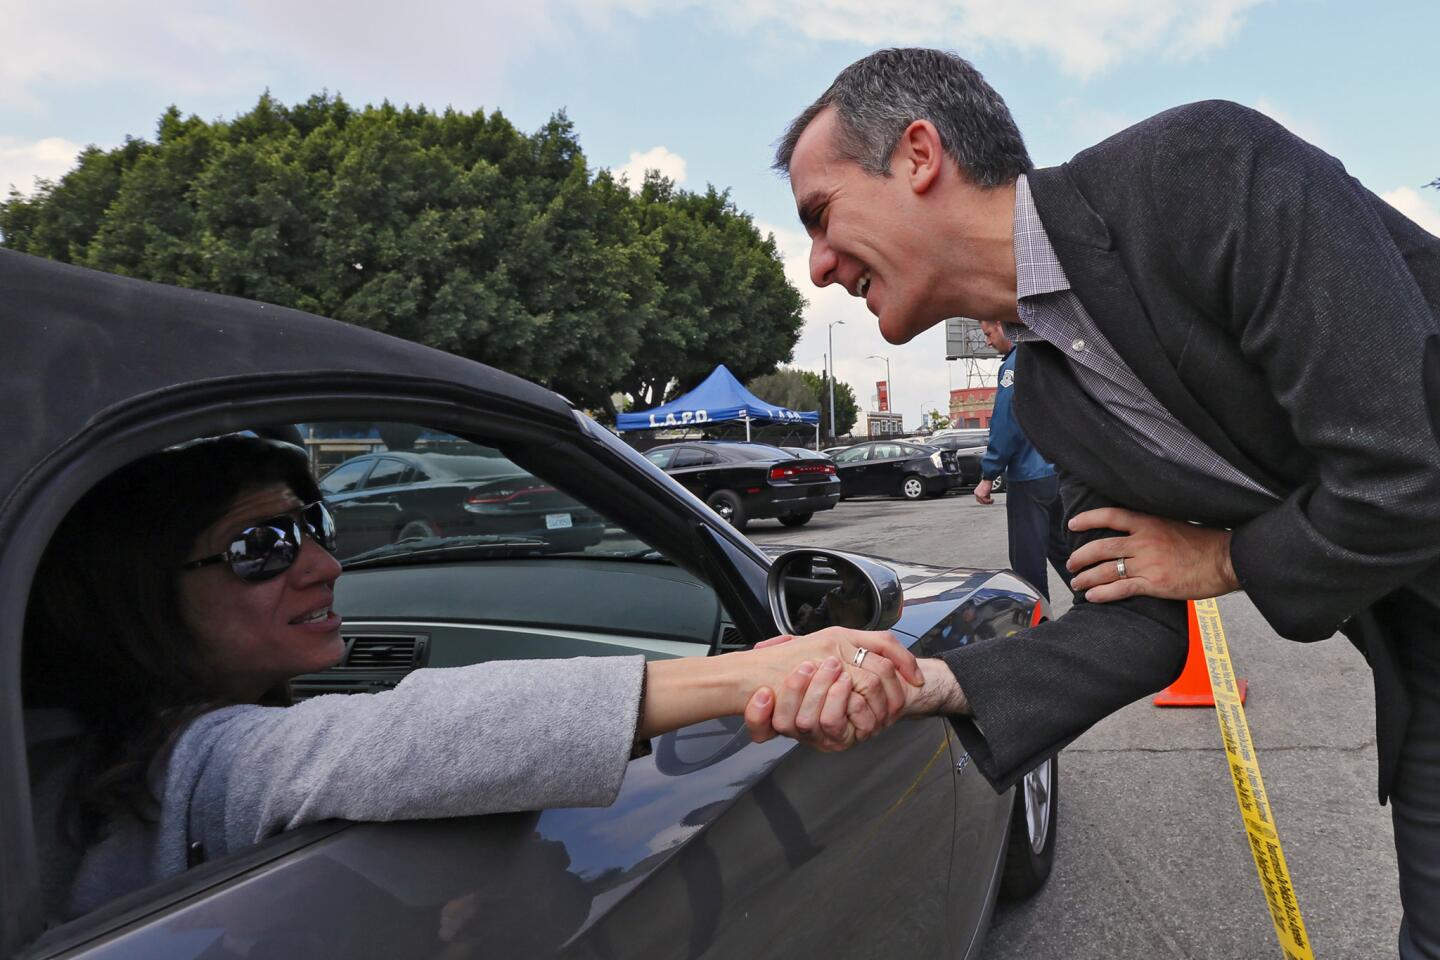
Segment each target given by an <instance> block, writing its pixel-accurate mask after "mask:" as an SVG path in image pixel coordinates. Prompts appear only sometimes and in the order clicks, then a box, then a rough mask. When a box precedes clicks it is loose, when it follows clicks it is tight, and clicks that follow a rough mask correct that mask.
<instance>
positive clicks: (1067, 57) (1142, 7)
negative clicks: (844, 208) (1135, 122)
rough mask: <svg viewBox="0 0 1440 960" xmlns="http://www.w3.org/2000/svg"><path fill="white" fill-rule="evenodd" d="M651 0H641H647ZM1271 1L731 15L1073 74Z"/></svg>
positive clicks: (1041, 2) (772, 8)
mask: <svg viewBox="0 0 1440 960" xmlns="http://www.w3.org/2000/svg"><path fill="white" fill-rule="evenodd" d="M642 2H643V0H642ZM1261 2H1263V0H1168V2H1156V0H1107V2H1105V3H1094V2H1093V0H1015V2H1011V3H1004V4H1001V3H995V2H993V0H957V2H951V3H948V4H928V5H927V4H914V3H910V2H908V0H789V2H783V0H782V2H780V3H775V2H774V0H736V2H732V3H730V4H727V5H725V6H724V7H723V8H722V9H724V10H725V11H726V12H725V13H724V14H720V15H721V16H725V17H728V18H729V19H730V20H731V22H732V23H735V24H736V25H741V26H756V25H761V24H772V23H776V22H778V23H779V24H781V25H782V26H785V27H788V28H790V29H791V30H794V31H796V32H798V33H800V34H802V35H804V36H806V37H809V38H811V39H814V40H835V41H845V42H851V43H858V44H865V45H867V46H872V47H873V46H884V45H889V44H900V45H912V44H913V45H923V46H943V47H954V48H956V49H958V50H960V51H961V52H967V53H975V52H980V51H984V50H988V49H992V48H997V49H1012V50H1016V51H1019V52H1021V53H1026V54H1037V55H1041V56H1045V57H1048V58H1050V59H1052V60H1053V61H1055V63H1056V64H1057V65H1058V66H1059V67H1060V69H1061V70H1063V71H1064V72H1066V73H1069V74H1071V75H1074V76H1079V77H1088V76H1091V75H1094V74H1097V73H1100V72H1102V71H1104V70H1106V69H1108V68H1109V67H1111V66H1114V65H1115V64H1116V63H1118V62H1120V61H1122V60H1125V59H1127V58H1130V57H1132V56H1137V55H1140V54H1144V53H1152V52H1157V51H1158V52H1160V53H1162V54H1164V55H1166V56H1169V57H1171V58H1173V59H1176V60H1188V59H1192V58H1194V57H1197V56H1200V55H1203V54H1205V53H1207V52H1209V51H1211V50H1213V49H1216V48H1218V47H1220V46H1222V45H1224V44H1225V43H1226V42H1228V41H1229V40H1230V39H1231V38H1232V37H1234V36H1235V34H1236V33H1237V32H1238V31H1239V30H1240V28H1241V27H1242V26H1243V24H1244V14H1245V12H1246V11H1247V10H1248V9H1249V8H1251V7H1253V6H1256V5H1257V4H1259V3H1261Z"/></svg>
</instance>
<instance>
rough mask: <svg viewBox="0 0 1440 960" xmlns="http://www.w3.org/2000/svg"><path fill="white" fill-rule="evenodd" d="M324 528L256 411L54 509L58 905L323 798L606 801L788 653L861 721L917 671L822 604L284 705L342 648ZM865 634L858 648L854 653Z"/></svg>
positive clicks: (35, 654) (45, 831)
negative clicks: (665, 737)
mask: <svg viewBox="0 0 1440 960" xmlns="http://www.w3.org/2000/svg"><path fill="white" fill-rule="evenodd" d="M333 548H334V527H333V522H332V520H331V518H330V516H329V514H328V511H327V510H326V508H325V506H324V504H323V503H322V502H321V501H320V493H319V490H318V488H317V487H316V484H315V481H314V479H313V478H312V477H311V475H310V472H309V468H308V462H307V458H306V456H305V454H304V452H303V451H301V450H299V449H298V448H296V447H293V446H290V445H288V444H284V443H279V442H277V441H272V440H265V439H260V438H257V437H249V436H240V435H231V436H225V437H218V438H211V439H206V440H200V441H195V442H193V443H190V444H187V445H183V446H181V447H176V448H171V449H169V450H166V451H162V452H160V453H157V454H153V455H151V456H149V457H146V458H144V459H142V460H139V461H137V462H135V463H133V464H131V465H129V466H127V467H125V468H123V469H121V470H120V471H118V472H117V473H115V474H114V475H112V476H111V477H109V478H108V479H107V480H106V481H104V482H103V483H101V484H100V485H99V486H97V487H96V488H95V489H94V490H92V491H91V492H90V493H89V494H87V495H86V497H84V498H83V499H82V500H81V502H80V503H79V504H77V506H76V507H75V508H74V509H73V510H72V511H71V512H70V514H69V515H68V516H67V517H66V519H65V521H64V522H63V523H62V524H61V526H60V529H59V530H58V531H57V532H56V534H55V536H54V538H53V539H52V541H51V544H50V546H49V549H48V550H47V552H46V554H45V557H44V559H43V561H42V563H41V566H40V569H39V571H38V574H37V577H36V582H35V586H34V588H33V590H32V595H31V600H30V604H29V607H28V609H27V623H26V637H25V647H24V684H25V697H26V709H27V714H26V716H27V738H28V739H29V740H30V745H31V751H30V758H31V773H32V792H33V795H34V800H35V803H34V807H35V812H36V820H37V832H38V836H39V838H40V843H41V850H42V855H43V859H44V867H45V875H44V883H45V893H46V896H47V898H48V902H49V906H50V910H49V913H50V915H51V916H52V918H54V919H56V920H61V919H66V918H69V917H73V916H76V915H79V914H81V913H84V912H86V911H88V910H90V909H92V908H94V907H96V906H98V905H100V904H102V903H104V902H106V901H108V900H110V899H112V898H114V897H116V896H119V895H121V894H123V893H126V892H128V891H130V890H134V889H138V888H139V887H142V886H144V885H145V884H147V883H150V882H153V881H155V880H158V879H161V878H163V877H166V876H171V875H173V874H176V873H179V872H181V871H182V870H184V869H186V868H187V866H192V865H194V864H195V863H197V862H200V861H203V860H205V859H207V858H213V857H217V856H220V855H222V854H225V853H227V852H229V851H232V850H236V849H239V848H242V847H245V846H247V845H249V844H253V843H255V842H257V841H259V840H261V839H264V838H265V837H268V836H272V835H274V834H277V833H280V832H282V831H284V830H289V829H293V828H295V827H299V826H301V825H303V824H306V823H311V822H315V821H319V820H325V819H332V818H339V819H347V820H397V819H412V818H432V817H447V816H468V815H475V814H484V813H494V812H500V811H513V810H529V809H538V808H543V807H557V806H601V805H605V804H608V803H610V802H611V801H613V800H614V798H615V796H616V793H617V792H618V790H619V787H620V782H621V780H622V779H623V777H624V773H625V767H626V762H627V761H628V760H629V759H630V758H631V756H632V754H633V752H634V751H635V750H636V749H638V748H640V745H643V744H644V743H645V741H646V740H648V738H650V737H653V736H656V735H658V734H660V733H664V732H666V731H669V730H673V729H676V728H678V727H681V726H685V725H687V724H691V723H698V722H700V721H703V720H706V719H711V718H714V717H720V716H727V715H733V714H738V713H741V712H747V717H750V718H752V719H753V718H754V717H757V716H758V717H761V718H762V719H763V717H764V715H765V714H766V713H767V712H768V710H769V709H771V707H772V705H773V700H774V694H773V693H772V692H771V691H772V690H774V689H780V690H782V692H783V690H784V689H785V688H783V687H782V686H781V685H782V684H784V683H785V682H786V680H787V677H789V678H790V683H791V684H792V685H793V686H792V687H790V689H793V690H803V689H804V684H803V683H801V682H800V680H808V676H809V675H810V674H811V673H814V672H816V671H818V672H819V674H820V675H821V676H822V677H823V676H826V675H828V676H829V677H831V678H834V677H839V679H838V680H836V682H835V683H834V685H833V686H832V687H830V691H831V692H830V694H829V695H828V696H827V697H826V698H825V699H824V702H823V703H812V704H807V705H806V709H807V710H808V714H809V716H810V718H811V721H812V722H815V723H819V722H820V721H821V720H822V719H823V720H824V721H825V722H826V723H827V724H828V725H830V726H834V725H836V724H837V723H839V724H844V723H849V722H853V724H854V726H853V727H851V728H849V729H850V730H851V731H852V732H854V733H855V734H857V735H858V736H859V737H861V738H863V737H864V736H866V735H868V734H869V733H871V732H873V731H874V730H875V729H878V728H879V727H882V726H884V725H886V724H888V723H890V722H891V721H893V720H894V719H895V717H896V716H897V714H898V712H899V710H900V708H901V706H902V705H903V703H904V701H905V694H904V691H903V689H902V687H901V683H902V682H903V681H902V678H901V675H902V674H903V677H904V679H909V680H910V681H911V682H915V683H916V684H917V685H918V683H919V677H920V674H919V671H918V669H917V667H916V662H915V659H914V658H913V657H912V656H911V655H910V654H909V652H908V651H906V650H905V649H904V648H903V647H901V646H900V645H899V644H898V643H897V642H896V641H895V640H894V638H893V637H891V636H890V635H889V634H887V633H862V632H859V631H848V630H839V629H834V630H827V631H824V632H822V633H819V634H814V635H812V636H809V637H805V638H802V639H797V640H794V641H791V642H789V643H783V644H778V645H773V646H767V647H766V648H764V649H755V650H751V651H744V652H738V653H732V654H726V655H724V656H718V657H709V658H685V659H673V660H657V661H653V662H650V663H648V664H647V663H646V662H645V660H644V658H642V657H640V656H632V657H619V656H617V657H593V658H579V659H571V660H528V661H505V662H490V663H482V664H478V665H475V666H471V667H459V668H454V669H434V670H425V669H422V670H417V671H415V672H414V673H412V674H410V675H409V676H408V677H407V678H406V679H405V680H404V681H402V682H401V683H400V684H399V685H398V686H397V687H396V688H395V689H393V690H391V691H387V692H385V693H380V694H376V695H373V696H338V695H337V696H325V697H317V698H315V699H312V700H309V701H306V702H303V703H299V704H295V705H290V696H289V690H288V680H289V679H290V678H292V677H294V676H297V675H299V674H304V673H310V672H314V671H317V670H323V669H325V668H326V667H330V666H333V665H334V664H335V663H336V662H337V661H338V660H339V659H340V657H341V654H342V653H343V650H344V644H343V641H342V640H341V637H340V625H341V620H340V617H339V616H338V615H337V613H336V612H335V611H334V610H333V609H332V607H331V604H332V599H333V589H334V585H335V581H336V579H337V578H338V577H339V576H340V572H341V570H340V565H339V563H338V562H337V561H336V560H335V558H334V557H333V556H332V555H331V553H330V550H333ZM860 647H864V648H865V649H867V650H868V651H871V652H873V653H874V654H875V655H874V656H869V657H868V658H867V657H866V656H864V655H860V657H859V659H860V660H862V661H863V665H860V666H857V665H855V664H854V663H853V660H854V659H855V656H856V653H857V651H858V649H859V648H860ZM814 661H820V665H819V666H818V667H816V668H814V669H813V670H807V669H806V668H803V667H800V665H801V664H812V665H813V662H814ZM797 667H800V669H799V671H797ZM792 671H797V672H796V673H795V675H794V676H792ZM842 671H843V672H842ZM797 678H799V679H797ZM752 695H753V699H752ZM747 702H748V706H749V709H748V711H747ZM847 713H848V714H849V715H850V716H851V718H852V720H851V721H844V720H841V719H840V718H842V717H844V716H846V714H847Z"/></svg>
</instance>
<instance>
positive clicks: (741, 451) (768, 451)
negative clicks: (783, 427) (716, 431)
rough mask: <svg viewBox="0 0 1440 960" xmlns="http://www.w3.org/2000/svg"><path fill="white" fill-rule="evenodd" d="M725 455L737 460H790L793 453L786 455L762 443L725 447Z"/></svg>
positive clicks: (736, 444)
mask: <svg viewBox="0 0 1440 960" xmlns="http://www.w3.org/2000/svg"><path fill="white" fill-rule="evenodd" d="M725 453H726V454H727V455H728V456H730V457H733V458H735V459H737V460H791V459H794V456H795V455H794V454H793V453H786V452H785V451H784V450H781V449H780V448H779V447H771V446H767V445H766V444H763V443H744V444H741V443H735V444H729V445H727V446H726V447H725Z"/></svg>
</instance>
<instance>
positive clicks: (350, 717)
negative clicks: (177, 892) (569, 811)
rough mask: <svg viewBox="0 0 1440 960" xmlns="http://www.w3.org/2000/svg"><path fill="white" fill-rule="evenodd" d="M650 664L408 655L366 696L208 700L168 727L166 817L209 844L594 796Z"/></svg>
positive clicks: (616, 753) (610, 790)
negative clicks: (416, 660)
mask: <svg viewBox="0 0 1440 960" xmlns="http://www.w3.org/2000/svg"><path fill="white" fill-rule="evenodd" d="M644 675H645V670H644V659H643V658H642V657H638V656H637V657H586V658H579V659H573V660H519V661H505V662H491V663H484V664H478V665H475V666H471V667H459V668H452V669H439V670H417V671H416V672H415V673H412V674H411V675H410V676H408V677H406V678H405V680H404V681H403V682H401V683H400V684H399V685H398V686H397V687H396V688H395V689H394V690H390V691H387V692H384V693H378V694H372V695H368V696H367V695H358V696H345V695H331V696H323V697H316V698H315V699H313V700H308V701H305V702H303V703H300V704H297V705H295V706H293V707H259V706H238V707H228V708H225V709H222V710H217V711H214V712H213V713H209V714H206V715H205V716H203V717H201V718H200V719H198V720H196V721H195V722H194V723H193V724H192V725H191V726H190V727H189V728H188V729H187V730H186V731H185V732H184V734H182V735H181V737H180V738H179V740H178V741H177V743H176V745H175V751H174V753H173V754H172V755H171V758H170V762H169V764H168V771H167V777H166V787H165V803H164V806H165V808H166V810H165V813H166V814H168V815H167V816H163V817H162V819H163V820H166V821H168V824H167V826H168V827H169V828H170V830H169V831H167V832H170V831H176V832H180V831H183V832H184V834H185V835H186V837H187V838H188V842H194V841H199V842H201V843H203V844H204V845H205V851H206V854H207V856H208V857H214V856H218V855H220V854H222V853H225V852H228V851H230V850H234V849H238V848H240V847H243V846H247V845H249V844H252V843H254V842H256V841H257V840H260V839H262V838H264V837H267V836H270V835H272V834H275V833H279V832H280V831H283V830H288V829H292V828H295V827H299V826H301V825H303V824H306V823H313V822H316V821H319V820H327V819H332V818H338V819H345V820H409V819H422V818H431V817H452V816H470V815H476V814H485V813H499V812H503V811H514V810H533V809H539V808H543V807H566V806H604V805H605V804H608V803H610V802H612V801H613V800H614V799H615V796H616V794H617V793H618V792H619V789H620V782H621V780H622V779H623V777H624V775H625V765H626V762H627V761H628V759H629V757H630V752H631V747H632V744H633V741H634V736H635V725H636V721H637V715H638V710H639V701H640V692H641V687H642V684H643V679H644ZM182 811H185V812H186V813H187V814H188V816H186V815H185V814H182V813H181V812H182ZM177 814H181V816H176V815H177ZM185 820H188V823H186V822H184V821H185ZM167 839H170V840H180V839H181V838H180V837H174V836H172V837H169V838H167ZM185 845H186V842H181V843H179V844H173V843H171V844H166V846H168V847H170V849H171V850H172V851H175V850H181V851H183V849H184V847H185Z"/></svg>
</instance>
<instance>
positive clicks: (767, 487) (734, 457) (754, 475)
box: [645, 440, 840, 530]
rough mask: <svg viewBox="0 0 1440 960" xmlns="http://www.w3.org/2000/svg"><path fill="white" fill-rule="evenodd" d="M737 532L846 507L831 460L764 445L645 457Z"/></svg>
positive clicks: (696, 445) (704, 447)
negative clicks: (765, 521)
mask: <svg viewBox="0 0 1440 960" xmlns="http://www.w3.org/2000/svg"><path fill="white" fill-rule="evenodd" d="M645 456H646V457H647V458H648V459H649V460H650V462H651V463H653V464H655V466H657V467H659V468H660V469H661V470H664V471H665V472H666V473H668V474H670V476H672V477H674V478H675V479H676V480H678V481H679V482H680V484H681V486H683V487H685V488H686V489H688V490H689V491H690V492H691V493H693V494H695V495H696V496H697V497H699V498H700V499H701V500H704V501H705V502H706V503H707V504H709V505H710V509H712V510H714V511H715V512H716V513H718V514H720V516H722V517H724V518H725V519H726V520H728V521H729V522H730V523H731V524H732V525H733V526H734V527H735V529H737V530H744V529H745V525H746V524H747V523H749V522H750V521H751V520H760V519H764V518H767V517H775V518H777V519H779V521H780V522H781V523H783V524H784V525H785V526H787V527H798V526H802V525H803V524H806V523H809V522H810V518H811V517H813V516H814V515H815V513H816V512H817V511H819V510H830V509H832V508H833V507H834V506H835V504H837V503H839V502H840V478H839V477H838V476H837V475H836V472H835V464H833V463H831V462H830V461H828V460H808V459H802V458H800V457H797V456H794V455H793V454H790V453H786V452H785V451H784V450H781V449H780V448H779V447H772V446H770V445H769V444H764V443H740V442H733V443H727V442H721V441H714V440H708V441H696V442H692V443H667V444H662V445H660V446H658V447H653V448H651V449H650V450H647V451H646V452H645Z"/></svg>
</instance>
